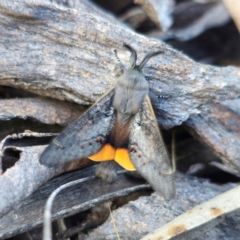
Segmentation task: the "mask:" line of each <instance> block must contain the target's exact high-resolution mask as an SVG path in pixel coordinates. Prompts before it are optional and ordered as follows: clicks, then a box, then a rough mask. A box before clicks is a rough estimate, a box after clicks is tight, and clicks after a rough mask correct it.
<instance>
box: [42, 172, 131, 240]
mask: <svg viewBox="0 0 240 240" xmlns="http://www.w3.org/2000/svg"><path fill="white" fill-rule="evenodd" d="M126 172H127V171H126V170H121V171H118V172H117V173H118V174H122V173H126ZM92 179H95V176H90V177H86V178H81V179H78V180H75V181H72V182H69V183H66V184H63V185H62V186H60V187H59V188H57V189H56V190H54V191H53V192H52V193H51V195H50V196H49V198H48V200H47V203H46V205H45V210H44V218H43V240H52V224H51V209H52V204H53V201H54V199H55V197H56V196H57V195H58V193H60V192H61V191H62V190H63V189H65V188H68V187H71V186H73V185H75V184H78V183H83V182H86V181H88V180H92Z"/></svg>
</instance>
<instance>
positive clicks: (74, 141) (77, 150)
mask: <svg viewBox="0 0 240 240" xmlns="http://www.w3.org/2000/svg"><path fill="white" fill-rule="evenodd" d="M113 96H114V90H113V89H111V90H110V91H108V92H107V93H106V94H105V95H104V96H103V97H102V98H101V99H100V100H99V101H97V102H96V103H95V104H94V105H93V106H92V107H91V108H90V109H89V110H88V111H87V112H85V113H84V114H83V115H82V116H81V117H80V118H78V119H77V120H76V121H75V122H73V123H72V124H71V125H70V126H69V127H67V128H66V129H64V130H63V131H62V132H61V133H60V134H59V135H58V136H57V137H56V138H55V139H54V140H53V141H52V142H51V143H50V144H49V146H48V147H47V148H46V150H45V151H44V152H43V154H42V155H41V157H40V162H41V163H43V164H44V165H47V166H56V165H59V164H64V163H67V162H71V161H74V160H78V159H81V158H84V157H88V156H90V155H92V154H94V153H96V152H97V151H99V150H100V148H101V147H102V146H103V145H104V143H105V142H106V140H107V137H108V135H109V133H110V131H111V129H112V126H113V124H114V122H115V114H114V109H113Z"/></svg>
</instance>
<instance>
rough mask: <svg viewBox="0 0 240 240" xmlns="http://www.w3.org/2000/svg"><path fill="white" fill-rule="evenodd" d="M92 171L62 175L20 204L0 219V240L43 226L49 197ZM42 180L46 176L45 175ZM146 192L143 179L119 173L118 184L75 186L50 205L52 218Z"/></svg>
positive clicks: (97, 182)
mask: <svg viewBox="0 0 240 240" xmlns="http://www.w3.org/2000/svg"><path fill="white" fill-rule="evenodd" d="M41 170H42V169H41ZM94 171H95V166H91V167H88V168H85V169H83V170H78V171H75V172H72V173H67V174H64V175H62V176H60V177H58V178H55V179H53V180H51V181H49V182H48V183H46V184H45V185H43V186H42V187H41V188H39V189H38V190H37V191H36V192H34V193H33V194H32V195H31V197H29V198H28V199H27V200H25V201H24V202H22V204H21V205H19V206H17V207H16V208H15V209H14V210H13V211H11V212H10V213H9V214H6V215H5V216H4V217H2V218H1V219H0V238H1V239H5V238H8V237H10V236H12V235H16V234H18V233H20V232H23V231H27V230H29V229H32V228H34V227H37V226H39V225H42V222H43V209H44V206H45V203H46V201H47V198H48V197H49V195H50V194H51V193H52V192H53V191H54V190H55V189H56V188H58V187H59V186H61V185H62V184H65V183H67V182H71V181H74V180H77V179H80V178H85V177H89V176H94ZM37 177H39V176H37ZM43 177H46V174H45V173H44V172H43ZM25 186H26V185H25ZM149 189H150V186H149V185H147V184H145V181H144V180H143V179H136V178H129V177H127V176H125V175H124V174H119V175H118V177H117V181H115V182H114V183H113V184H109V183H107V182H105V181H103V180H100V179H97V178H95V179H93V180H89V181H86V182H84V183H81V184H77V185H75V186H73V187H71V188H68V189H66V190H64V191H62V192H61V193H60V194H58V195H57V197H56V199H55V201H54V204H53V211H52V213H53V214H52V219H53V220H54V219H59V218H63V217H66V216H69V215H73V214H74V213H76V212H79V211H84V210H86V209H89V208H92V207H94V206H97V205H99V204H101V203H102V202H106V201H110V200H112V199H115V198H119V197H122V196H126V195H129V194H130V193H133V192H136V191H141V190H149ZM27 191H29V189H27ZM83 193H84V194H83ZM16 219H17V221H16Z"/></svg>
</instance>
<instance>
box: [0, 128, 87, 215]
mask: <svg viewBox="0 0 240 240" xmlns="http://www.w3.org/2000/svg"><path fill="white" fill-rule="evenodd" d="M52 136H53V134H38V133H31V132H27V133H22V134H19V135H13V136H8V137H7V138H6V139H5V140H3V141H2V143H1V149H2V152H1V170H2V175H1V176H0V186H1V188H0V196H1V201H0V216H3V215H5V214H6V213H7V212H9V211H10V210H11V209H12V208H13V207H16V206H17V205H18V204H19V203H20V202H22V201H23V200H24V199H26V198H27V197H28V196H30V195H31V194H32V193H33V191H35V190H36V189H37V188H38V187H40V186H41V185H42V184H43V183H44V182H46V181H48V180H49V179H50V178H52V177H54V176H56V175H59V174H61V173H63V172H66V171H71V170H74V169H77V168H81V167H85V166H87V165H89V162H90V160H87V159H86V160H81V161H76V162H72V163H70V164H67V165H65V166H63V165H60V166H59V167H57V168H48V167H45V166H43V165H41V164H40V163H39V157H40V155H41V153H42V152H43V150H44V149H45V147H46V145H42V144H44V142H46V138H49V140H51V139H52ZM49 140H48V141H49ZM9 164H11V165H10V166H9Z"/></svg>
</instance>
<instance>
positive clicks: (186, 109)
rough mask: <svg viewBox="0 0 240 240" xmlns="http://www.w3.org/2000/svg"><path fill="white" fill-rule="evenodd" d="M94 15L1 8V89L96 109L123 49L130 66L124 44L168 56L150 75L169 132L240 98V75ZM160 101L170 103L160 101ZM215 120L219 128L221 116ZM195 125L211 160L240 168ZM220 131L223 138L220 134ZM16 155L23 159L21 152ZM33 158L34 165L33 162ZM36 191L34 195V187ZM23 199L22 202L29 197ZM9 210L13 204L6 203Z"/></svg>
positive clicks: (25, 4)
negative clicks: (213, 157)
mask: <svg viewBox="0 0 240 240" xmlns="http://www.w3.org/2000/svg"><path fill="white" fill-rule="evenodd" d="M94 14H95V15H92V14H90V13H89V12H88V11H77V10H76V9H70V8H67V7H64V6H59V5H57V4H52V3H50V2H49V1H44V0H36V1H31V0H23V1H19V2H17V3H14V2H10V1H6V0H2V1H1V2H0V23H1V24H0V31H1V41H0V51H1V57H2V64H1V65H0V85H2V86H12V87H15V88H20V89H25V90H28V91H31V92H34V93H37V94H39V95H41V96H48V97H52V98H56V99H60V100H68V101H72V102H75V103H79V104H86V105H87V104H91V103H93V102H94V101H95V100H97V99H98V98H99V97H100V96H101V95H102V94H103V93H105V92H106V90H107V89H109V88H110V87H111V86H113V85H114V82H115V77H114V68H115V66H116V63H117V61H116V59H115V56H114V54H113V50H114V49H117V50H118V52H119V57H120V58H121V60H124V61H127V59H128V57H129V53H127V52H126V50H125V49H124V48H123V43H127V44H129V45H131V46H132V47H134V48H135V49H136V50H137V52H138V53H139V56H140V58H142V57H143V56H145V55H146V53H147V52H150V51H156V50H159V49H161V50H163V51H164V54H163V55H162V56H161V57H156V58H154V59H152V60H151V62H149V64H148V67H146V68H145V70H144V74H145V75H146V77H147V79H148V80H149V86H150V93H151V97H152V101H153V106H154V108H155V110H156V114H157V118H158V121H159V123H160V125H161V126H163V127H165V128H171V127H173V126H175V125H180V124H181V123H182V122H184V121H186V120H187V119H188V118H189V117H190V116H191V115H193V114H198V115H195V116H198V117H201V116H205V115H206V113H207V112H208V108H209V103H210V102H220V101H223V100H227V99H236V98H238V97H239V96H240V85H239V81H240V70H239V69H238V68H235V67H224V68H223V67H213V66H207V65H203V64H199V63H196V62H193V61H192V60H190V59H189V58H188V57H186V56H184V55H183V54H181V53H179V52H178V51H175V50H173V49H172V48H171V47H169V46H167V45H165V44H163V43H162V42H160V41H158V40H156V39H151V40H150V39H148V38H146V37H144V36H141V35H138V34H136V33H134V32H132V31H130V30H129V29H127V28H125V27H124V26H122V25H120V24H116V23H113V22H110V21H109V20H108V19H107V18H104V17H103V15H101V16H100V14H99V15H98V14H97V12H95V13H94ZM162 95H164V96H168V98H166V99H162V98H161V97H162ZM212 106H213V105H212ZM214 109H217V108H214ZM214 109H213V111H215V110H214ZM217 111H219V110H217ZM211 117H212V118H213V119H214V120H215V121H217V120H218V119H217V118H216V114H215V115H214V114H213V115H212V116H211ZM190 119H191V121H192V123H191V126H192V129H193V130H194V131H196V132H198V135H199V138H200V139H201V140H202V141H203V142H204V143H205V144H207V145H208V146H210V148H211V149H212V150H213V152H215V153H216V154H217V155H218V156H220V157H221V159H222V160H223V161H225V162H226V161H231V162H232V164H233V165H234V164H235V165H238V166H239V163H238V162H239V158H240V157H239V153H237V152H233V153H232V154H234V156H233V155H231V154H230V153H229V151H232V149H233V148H234V147H235V146H234V145H233V144H232V143H231V142H230V141H226V142H224V144H225V148H224V149H222V148H221V147H219V145H216V144H219V143H218V142H217V143H212V142H210V143H209V141H207V138H206V137H205V134H208V133H210V132H211V126H209V125H208V124H206V123H207V119H203V120H201V121H202V123H203V125H201V126H202V128H201V129H200V123H201V121H200V120H199V119H198V118H194V117H191V118H190ZM234 119H238V118H237V117H236V118H234ZM237 122H238V120H237ZM227 124H228V123H226V126H227V127H222V125H218V126H219V127H220V128H221V131H222V136H223V138H224V139H228V134H229V133H228V125H227ZM224 125H225V124H224ZM199 129H200V130H201V131H200V130H199ZM215 131H217V132H219V129H218V128H216V129H215ZM234 137H235V143H234V144H236V145H238V146H239V142H240V134H235V135H234ZM230 145H232V147H230ZM39 148H40V147H39ZM15 149H16V150H20V151H23V150H22V149H20V148H19V147H17V148H16V147H15ZM25 149H26V148H25ZM39 151H40V150H39ZM24 152H25V151H23V152H22V154H24ZM39 154H40V153H39ZM39 154H36V155H34V156H35V157H36V158H35V163H34V164H36V165H33V166H31V165H29V166H31V168H32V169H34V171H35V170H36V169H37V167H38V161H37V160H38V156H39ZM229 156H230V157H229ZM28 158H29V159H28V161H30V156H28ZM20 162H21V161H20ZM19 164H20V163H19ZM26 166H27V165H26ZM29 166H28V167H29ZM15 167H16V166H15ZM15 167H14V168H11V169H9V170H8V171H7V172H5V173H4V174H3V175H2V176H1V181H5V180H4V179H7V173H8V174H9V172H10V171H17V170H14V169H16V168H15ZM24 169H25V168H24V167H23V168H22V170H24ZM39 169H42V167H41V168H39ZM37 171H38V170H37ZM44 171H47V170H44ZM49 171H50V170H49ZM54 171H55V172H51V174H49V175H48V176H49V177H46V176H45V177H42V178H41V179H42V180H41V181H40V182H41V183H43V182H44V181H46V180H47V179H48V178H50V176H53V175H55V174H57V173H60V172H61V171H63V170H62V168H59V170H54ZM238 173H239V172H238ZM238 173H237V174H238ZM39 174H40V172H39ZM37 176H38V174H37ZM4 184H6V183H5V182H3V185H4ZM3 185H1V186H3ZM38 186H39V185H38ZM35 187H37V186H35ZM30 189H32V190H33V188H32V187H31V188H30ZM3 190H4V189H3ZM5 191H6V189H5ZM29 192H30V191H29ZM29 192H28V193H29ZM25 197H26V196H25ZM19 199H24V197H23V195H21V197H20V198H18V200H19ZM5 202H6V204H7V199H6V201H5ZM11 204H12V203H11ZM6 209H10V208H9V207H8V208H6Z"/></svg>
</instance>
